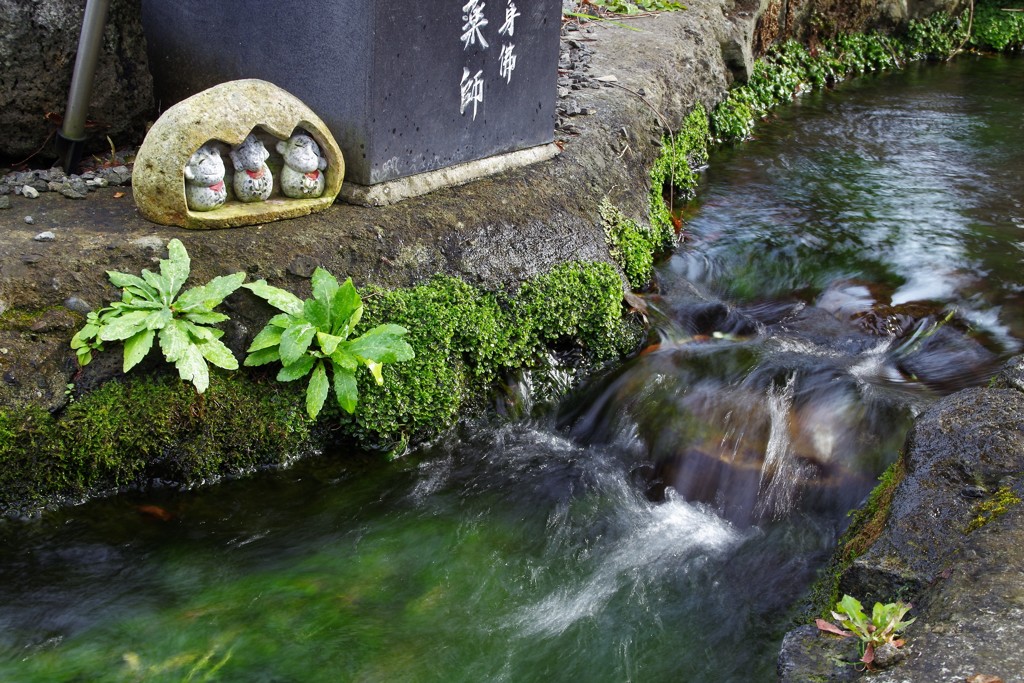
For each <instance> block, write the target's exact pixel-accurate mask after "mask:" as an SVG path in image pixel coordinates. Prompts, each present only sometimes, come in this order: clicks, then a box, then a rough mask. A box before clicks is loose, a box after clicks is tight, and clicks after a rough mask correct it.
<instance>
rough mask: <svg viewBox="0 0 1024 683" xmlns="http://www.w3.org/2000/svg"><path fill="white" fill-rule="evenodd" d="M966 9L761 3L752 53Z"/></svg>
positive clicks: (846, 1) (894, 27)
mask: <svg viewBox="0 0 1024 683" xmlns="http://www.w3.org/2000/svg"><path fill="white" fill-rule="evenodd" d="M967 5H968V2H967V0H762V1H761V11H760V16H759V17H758V21H757V27H756V29H755V31H754V44H753V50H754V54H755V55H761V54H763V53H764V52H765V51H766V50H767V49H768V48H770V47H771V46H772V45H773V44H775V43H777V42H780V41H783V40H786V39H788V38H795V39H797V40H800V41H803V42H807V41H810V42H813V41H814V40H816V39H821V38H830V37H833V36H835V35H837V34H840V33H853V32H865V31H870V30H879V31H884V32H889V31H898V30H900V29H901V28H903V27H904V26H905V25H906V23H907V22H908V21H910V20H911V19H917V18H921V17H926V16H928V15H930V14H934V13H935V12H938V11H944V12H948V13H950V14H956V13H957V12H960V11H961V10H963V9H964V8H965V7H966V6H967Z"/></svg>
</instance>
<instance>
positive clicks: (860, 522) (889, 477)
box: [808, 455, 907, 619]
mask: <svg viewBox="0 0 1024 683" xmlns="http://www.w3.org/2000/svg"><path fill="white" fill-rule="evenodd" d="M906 474H907V470H906V464H905V463H904V460H903V456H902V455H900V457H899V458H897V460H896V462H894V463H893V464H892V465H890V466H889V467H888V468H887V469H886V470H885V472H883V473H882V476H880V477H879V478H878V481H879V484H878V486H876V487H875V488H874V490H872V491H871V494H870V495H869V496H868V500H867V503H865V504H864V506H863V507H862V508H860V509H858V510H855V511H853V512H852V513H851V521H850V526H849V527H848V528H847V529H846V532H845V533H844V534H843V535H842V537H841V538H840V539H839V543H838V546H837V548H836V551H835V552H834V553H833V554H832V559H831V560H830V561H829V564H828V566H827V567H826V568H825V570H824V572H823V573H822V575H821V577H820V578H819V579H818V581H817V583H816V584H815V585H814V587H813V588H812V589H811V604H810V606H809V610H808V611H809V612H810V613H811V616H812V617H813V616H821V617H822V618H826V619H827V618H828V617H829V610H831V609H832V607H833V606H834V605H835V604H836V603H837V602H838V601H839V597H840V596H839V581H840V579H841V578H842V576H843V573H844V572H845V571H846V570H847V569H848V568H849V567H850V565H851V564H853V561H854V560H856V559H857V558H858V557H860V556H861V555H863V554H864V553H865V552H867V550H868V548H870V547H871V546H872V545H873V544H874V542H875V541H876V540H878V537H879V536H880V535H881V533H882V531H883V530H884V529H885V525H886V524H887V523H888V521H889V508H890V506H891V505H892V499H893V496H894V495H895V493H896V488H897V487H898V486H899V485H900V482H902V481H903V479H904V478H905V477H906Z"/></svg>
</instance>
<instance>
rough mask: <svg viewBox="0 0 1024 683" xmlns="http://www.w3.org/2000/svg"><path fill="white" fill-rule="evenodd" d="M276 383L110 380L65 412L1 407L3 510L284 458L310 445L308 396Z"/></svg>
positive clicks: (195, 479)
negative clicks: (196, 386) (205, 386)
mask: <svg viewBox="0 0 1024 683" xmlns="http://www.w3.org/2000/svg"><path fill="white" fill-rule="evenodd" d="M293 393H294V392H292V391H291V389H290V387H282V386H281V385H279V384H278V383H276V382H269V381H262V380H259V379H255V380H254V379H252V378H249V377H245V376H241V375H231V376H222V375H218V376H216V377H214V379H213V381H212V382H211V384H210V388H209V390H208V391H207V393H206V394H205V395H202V396H200V395H198V394H196V392H195V391H194V390H193V389H192V388H191V386H189V385H185V384H183V383H182V382H181V381H180V380H179V379H178V378H177V377H176V376H173V377H172V376H170V375H165V376H159V377H156V378H143V377H140V378H131V379H129V380H126V381H123V382H108V383H107V384H105V385H103V386H102V387H101V388H100V389H98V390H96V391H94V392H92V393H90V394H88V395H86V396H84V397H82V398H81V399H79V400H77V401H75V402H74V403H71V404H70V405H68V406H67V407H66V408H65V409H64V410H63V411H62V412H61V414H59V415H51V414H50V413H47V412H46V411H44V410H41V409H38V408H31V407H30V408H22V409H17V410H10V411H7V412H0V510H3V511H5V512H11V511H17V510H19V509H22V508H30V507H36V506H39V505H43V504H46V503H48V502H51V501H53V500H57V499H69V498H80V497H83V496H85V495H88V494H91V493H95V492H97V491H102V490H112V489H117V488H119V487H125V486H138V485H142V484H145V483H147V482H150V481H153V480H163V481H167V482H174V483H178V484H182V485H192V484H196V483H199V482H201V481H203V480H205V479H207V478H210V477H219V476H224V475H231V474H237V473H240V472H244V471H247V470H251V469H253V468H256V467H260V466H265V465H270V464H277V463H281V462H283V461H284V460H285V459H286V458H289V457H292V456H294V455H295V454H297V453H301V452H302V451H303V450H305V449H308V448H309V447H310V444H311V439H310V437H311V425H310V424H309V423H308V421H307V420H306V419H305V417H304V415H303V412H302V408H301V406H302V401H301V397H300V396H299V395H298V394H296V395H292V394H293Z"/></svg>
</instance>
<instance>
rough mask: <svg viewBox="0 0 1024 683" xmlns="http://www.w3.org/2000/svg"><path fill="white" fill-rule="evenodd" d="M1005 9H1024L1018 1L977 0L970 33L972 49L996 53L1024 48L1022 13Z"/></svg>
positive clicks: (1023, 17) (1023, 15)
mask: <svg viewBox="0 0 1024 683" xmlns="http://www.w3.org/2000/svg"><path fill="white" fill-rule="evenodd" d="M1006 8H1011V9H1018V10H1019V9H1024V3H1021V2H1020V1H1019V0H1018V1H1017V2H1008V1H1005V0H977V2H976V3H975V7H974V28H973V30H972V31H971V45H972V46H973V47H975V48H977V49H980V50H994V51H996V52H1004V51H1008V50H1020V49H1021V48H1022V47H1024V12H1007V11H1005V9H1006Z"/></svg>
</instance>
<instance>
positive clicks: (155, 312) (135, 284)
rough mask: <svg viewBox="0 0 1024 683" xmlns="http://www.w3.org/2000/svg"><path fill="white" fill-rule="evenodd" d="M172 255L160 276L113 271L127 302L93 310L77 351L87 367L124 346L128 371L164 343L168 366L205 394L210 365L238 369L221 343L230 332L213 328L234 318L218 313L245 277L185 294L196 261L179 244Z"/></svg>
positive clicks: (173, 244) (76, 340)
mask: <svg viewBox="0 0 1024 683" xmlns="http://www.w3.org/2000/svg"><path fill="white" fill-rule="evenodd" d="M167 253H168V258H166V259H163V260H161V261H160V272H159V273H153V272H150V271H148V270H143V271H142V276H141V277H139V276H137V275H129V274H127V273H119V272H117V271H114V270H108V271H107V277H109V278H110V281H111V282H112V283H113V284H114V285H115V286H117V287H120V288H121V289H122V294H121V300H120V301H115V302H113V303H112V304H111V305H110V306H108V307H106V308H101V309H100V310H98V311H92V312H90V313H89V314H88V315H87V316H86V322H85V325H84V326H83V327H82V329H80V330H79V331H78V332H77V333H76V334H75V336H74V337H72V338H71V348H72V349H74V351H75V354H76V355H77V356H78V362H79V363H80V364H81V365H83V366H84V365H88V364H89V362H90V361H91V360H92V354H93V352H94V351H102V350H103V344H104V342H113V341H120V342H124V365H123V369H124V372H128V371H129V370H131V369H132V368H133V367H135V366H136V365H138V364H139V362H140V361H142V359H143V358H145V357H146V354H147V353H149V351H150V349H151V348H152V347H153V341H154V340H157V339H158V340H159V342H160V349H161V351H163V354H164V358H166V359H167V362H169V363H173V364H174V366H175V368H177V370H178V375H180V376H181V379H182V380H184V381H186V382H192V384H193V385H195V388H196V391H198V392H199V393H200V394H201V393H203V392H204V391H206V388H207V387H208V386H209V384H210V373H209V368H208V367H207V365H206V364H207V362H210V363H213V364H214V365H216V366H218V367H221V368H224V369H225V370H236V369H237V368H238V361H237V360H235V357H234V356H233V355H232V353H231V351H230V350H229V349H228V347H226V346H224V344H223V343H222V342H221V341H220V338H221V337H222V336H223V335H224V332H223V331H222V330H218V329H216V328H212V327H209V325H213V324H216V323H219V322H223V321H225V320H227V319H228V316H226V315H224V314H223V313H217V312H215V311H214V310H213V309H214V308H216V307H217V306H218V305H220V303H221V302H222V301H224V299H225V298H226V297H227V296H228V295H229V294H231V293H232V292H234V291H235V290H236V289H238V288H239V286H241V284H242V281H243V280H245V273H234V274H232V275H223V276H220V277H215V278H214V279H212V280H210V282H209V283H207V284H205V285H202V286H199V287H192V288H191V289H189V290H187V291H185V292H183V293H181V295H180V296H179V295H178V294H179V292H180V291H181V288H182V285H184V283H185V280H187V279H188V276H189V272H190V268H191V261H190V260H189V257H188V252H186V251H185V247H184V245H182V243H181V242H180V241H179V240H176V239H173V240H171V241H170V242H169V243H168V244H167Z"/></svg>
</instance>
